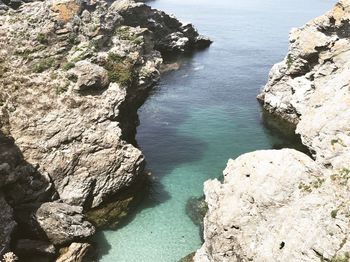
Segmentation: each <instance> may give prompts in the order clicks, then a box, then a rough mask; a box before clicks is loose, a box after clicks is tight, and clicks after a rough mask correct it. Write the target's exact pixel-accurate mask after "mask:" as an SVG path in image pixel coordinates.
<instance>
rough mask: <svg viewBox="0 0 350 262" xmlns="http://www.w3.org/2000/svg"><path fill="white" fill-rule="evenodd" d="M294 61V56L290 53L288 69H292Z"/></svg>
mask: <svg viewBox="0 0 350 262" xmlns="http://www.w3.org/2000/svg"><path fill="white" fill-rule="evenodd" d="M293 62H294V59H293V57H292V56H291V55H290V54H288V56H287V68H288V69H290V68H291V67H292V65H293Z"/></svg>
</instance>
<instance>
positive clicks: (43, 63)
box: [34, 57, 55, 73]
mask: <svg viewBox="0 0 350 262" xmlns="http://www.w3.org/2000/svg"><path fill="white" fill-rule="evenodd" d="M54 64H55V59H54V58H52V57H49V58H44V59H42V60H40V61H39V62H38V63H37V64H36V65H35V66H34V72H35V73H42V72H44V71H46V70H47V69H49V68H51V67H52V66H53V65H54Z"/></svg>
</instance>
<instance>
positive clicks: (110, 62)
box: [106, 53, 133, 85]
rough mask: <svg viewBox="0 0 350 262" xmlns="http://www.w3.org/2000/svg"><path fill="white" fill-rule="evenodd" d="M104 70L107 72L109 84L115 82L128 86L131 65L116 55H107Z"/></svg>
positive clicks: (130, 79)
mask: <svg viewBox="0 0 350 262" xmlns="http://www.w3.org/2000/svg"><path fill="white" fill-rule="evenodd" d="M106 69H107V70H108V78H109V81H110V82H117V83H120V84H122V85H128V84H130V83H131V81H132V78H133V73H132V69H133V66H132V64H131V63H130V62H129V61H127V59H123V58H122V57H121V56H119V55H118V54H114V53H109V54H108V58H107V63H106Z"/></svg>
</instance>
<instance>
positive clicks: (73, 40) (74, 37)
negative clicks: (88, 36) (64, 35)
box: [68, 34, 80, 45]
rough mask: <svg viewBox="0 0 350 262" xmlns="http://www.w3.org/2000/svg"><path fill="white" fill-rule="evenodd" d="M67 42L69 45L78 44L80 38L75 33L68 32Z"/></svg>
mask: <svg viewBox="0 0 350 262" xmlns="http://www.w3.org/2000/svg"><path fill="white" fill-rule="evenodd" d="M68 42H69V43H70V44H71V45H78V44H79V43H80V40H79V38H78V36H77V35H76V34H70V35H69V37H68Z"/></svg>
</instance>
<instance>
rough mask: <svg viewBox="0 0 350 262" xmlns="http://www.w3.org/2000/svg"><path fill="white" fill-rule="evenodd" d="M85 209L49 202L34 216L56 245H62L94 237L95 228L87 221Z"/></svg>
mask: <svg viewBox="0 0 350 262" xmlns="http://www.w3.org/2000/svg"><path fill="white" fill-rule="evenodd" d="M82 212H83V209H82V208H81V207H79V206H71V205H67V204H64V203H55V202H47V203H44V204H42V205H41V206H40V207H39V208H38V210H36V212H35V214H34V220H35V221H36V222H37V224H38V225H39V226H40V228H41V229H42V230H43V231H44V233H45V235H46V236H47V238H48V239H49V240H50V242H51V243H53V244H55V245H62V244H65V243H69V242H72V241H75V240H81V239H84V238H87V237H89V236H92V235H93V234H94V233H95V228H94V227H93V226H92V225H91V223H90V222H88V221H86V220H85V218H84V216H83V214H82Z"/></svg>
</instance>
